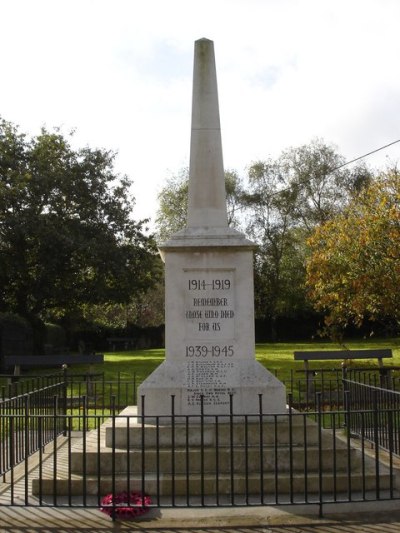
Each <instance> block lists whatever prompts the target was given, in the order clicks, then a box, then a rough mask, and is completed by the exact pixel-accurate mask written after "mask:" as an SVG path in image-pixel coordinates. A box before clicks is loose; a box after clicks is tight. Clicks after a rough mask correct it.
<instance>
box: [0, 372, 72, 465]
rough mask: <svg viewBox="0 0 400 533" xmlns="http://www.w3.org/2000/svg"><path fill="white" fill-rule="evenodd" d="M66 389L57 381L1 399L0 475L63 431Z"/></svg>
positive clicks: (63, 384) (62, 383)
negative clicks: (41, 417) (39, 424)
mask: <svg viewBox="0 0 400 533" xmlns="http://www.w3.org/2000/svg"><path fill="white" fill-rule="evenodd" d="M65 392H66V391H65V383H64V382H58V383H57V382H56V383H53V384H52V385H48V386H44V387H41V388H38V389H36V390H34V391H31V392H27V393H25V394H22V395H19V396H14V397H13V396H11V397H9V398H4V399H2V400H0V475H3V474H4V473H5V472H7V471H8V470H10V469H12V468H13V467H14V466H15V465H18V464H19V463H21V462H23V461H24V460H25V459H26V457H28V456H29V455H32V454H33V453H35V452H36V451H37V450H38V449H39V447H40V446H44V445H46V444H47V443H49V442H51V441H52V440H54V438H56V437H57V436H58V435H60V434H62V432H63V431H64V429H65V428H64V421H63V415H65ZM40 416H44V418H43V419H41V421H40V423H41V424H42V426H41V427H40V428H38V426H37V424H38V423H39V420H40V418H38V417H40Z"/></svg>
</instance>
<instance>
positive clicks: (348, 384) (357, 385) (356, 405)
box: [343, 380, 400, 455]
mask: <svg viewBox="0 0 400 533" xmlns="http://www.w3.org/2000/svg"><path fill="white" fill-rule="evenodd" d="M343 383H344V389H345V401H346V423H347V426H348V427H349V430H350V431H351V432H352V433H353V434H355V435H358V436H359V437H360V438H361V439H363V440H364V439H365V440H368V441H370V442H372V443H374V444H376V445H377V446H379V447H381V448H383V449H384V450H387V451H388V452H390V453H394V454H396V455H400V392H398V391H394V390H391V389H387V388H382V387H376V386H371V385H368V384H366V383H365V382H358V381H354V380H344V382H343Z"/></svg>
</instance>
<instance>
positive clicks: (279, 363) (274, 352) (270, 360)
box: [30, 338, 400, 383]
mask: <svg viewBox="0 0 400 533" xmlns="http://www.w3.org/2000/svg"><path fill="white" fill-rule="evenodd" d="M345 345H346V347H347V348H349V349H353V350H356V349H359V350H361V349H373V348H392V350H393V359H392V360H386V361H385V363H386V364H388V365H395V366H400V339H399V338H391V339H368V340H351V341H347V342H346V343H345ZM340 348H341V346H340V345H339V344H337V343H331V342H308V343H307V342H280V343H265V344H257V345H256V358H257V360H258V361H259V362H260V363H261V364H263V365H264V366H265V367H266V368H268V370H270V371H272V372H277V374H278V377H279V378H280V379H282V380H288V379H289V378H290V373H291V371H292V370H294V371H295V370H301V369H302V368H303V362H302V361H294V360H293V352H294V351H295V350H323V349H325V350H329V349H330V350H339V349H340ZM164 357H165V352H164V350H163V349H152V350H132V351H123V352H111V353H105V355H104V364H103V365H95V372H104V379H105V380H106V381H114V380H117V379H118V376H119V378H120V379H121V380H125V379H130V378H132V377H133V376H135V379H136V381H137V383H141V382H142V381H143V380H144V379H145V378H146V377H147V376H148V375H149V374H151V372H153V370H154V369H155V368H156V367H157V366H158V365H159V364H160V363H162V361H163V360H164ZM340 363H341V361H323V362H318V361H315V362H314V363H312V364H313V365H315V366H316V368H327V369H332V368H340ZM363 365H365V366H377V362H376V361H373V360H371V361H365V362H364V361H358V362H357V367H360V366H363ZM68 371H69V372H70V373H73V374H85V373H87V372H88V371H89V366H85V365H79V366H75V367H73V368H72V367H70V368H69V369H68ZM48 372H49V370H48V369H40V374H45V373H48ZM30 374H36V375H37V374H38V370H36V371H33V370H32V371H30Z"/></svg>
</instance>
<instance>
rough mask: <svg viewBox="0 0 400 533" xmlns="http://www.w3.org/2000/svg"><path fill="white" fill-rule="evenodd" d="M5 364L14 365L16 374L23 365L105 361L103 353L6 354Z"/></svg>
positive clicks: (51, 365)
mask: <svg viewBox="0 0 400 533" xmlns="http://www.w3.org/2000/svg"><path fill="white" fill-rule="evenodd" d="M3 361H4V366H5V367H6V368H9V367H12V366H13V367H14V375H15V376H18V375H19V374H20V373H21V367H27V368H28V367H30V368H32V367H36V366H48V367H57V366H58V367H61V366H62V365H90V366H91V365H94V364H96V363H103V362H104V355H103V354H79V355H71V354H51V355H6V356H4V359H3Z"/></svg>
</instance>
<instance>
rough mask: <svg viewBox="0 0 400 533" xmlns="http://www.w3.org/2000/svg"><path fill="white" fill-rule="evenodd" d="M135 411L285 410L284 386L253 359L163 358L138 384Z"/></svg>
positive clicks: (241, 412) (163, 413) (162, 413)
mask: <svg viewBox="0 0 400 533" xmlns="http://www.w3.org/2000/svg"><path fill="white" fill-rule="evenodd" d="M137 403H138V411H139V415H143V414H144V415H145V416H153V415H154V416H170V415H171V414H172V412H173V413H174V414H175V415H177V416H179V415H183V416H186V415H200V414H201V413H202V414H204V415H225V414H226V415H229V414H235V415H253V414H255V415H257V414H259V413H260V411H261V412H262V413H264V414H282V413H285V412H286V391H285V386H284V385H283V383H281V382H280V381H279V380H278V379H277V378H276V377H275V376H274V375H273V374H271V372H269V371H268V370H267V369H266V368H264V367H263V366H262V365H261V364H260V363H258V362H257V361H255V360H245V359H236V360H235V361H213V360H191V361H187V362H186V361H185V362H182V361H164V362H163V363H162V364H161V365H160V366H159V367H158V368H157V369H156V370H155V371H154V372H153V373H152V374H151V375H150V376H149V377H148V378H147V379H146V380H145V381H144V382H143V383H142V384H141V385H140V387H139V390H138V399H137Z"/></svg>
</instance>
